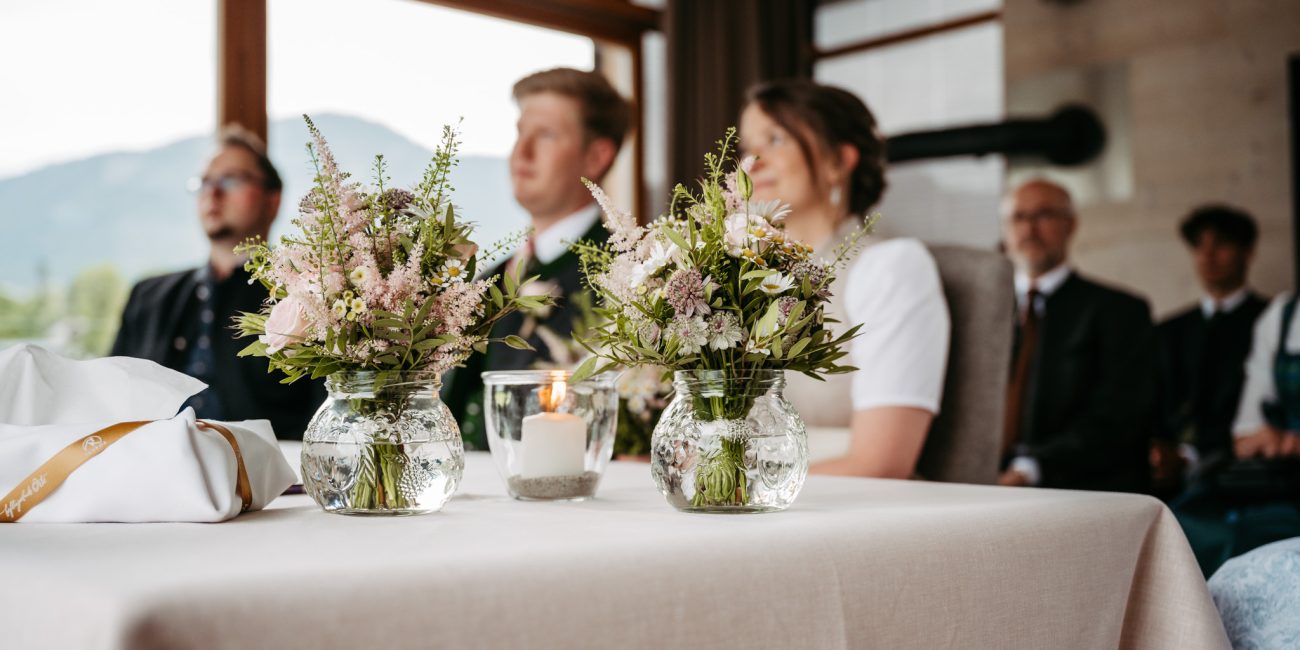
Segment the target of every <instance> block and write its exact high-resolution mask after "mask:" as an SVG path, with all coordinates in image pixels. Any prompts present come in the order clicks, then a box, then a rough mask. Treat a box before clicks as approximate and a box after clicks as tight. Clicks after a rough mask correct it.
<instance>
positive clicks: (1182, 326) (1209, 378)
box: [1156, 293, 1268, 462]
mask: <svg viewBox="0 0 1300 650" xmlns="http://www.w3.org/2000/svg"><path fill="white" fill-rule="evenodd" d="M1266 307H1268V301H1267V300H1265V299H1264V298H1263V297H1261V296H1259V295H1257V294H1254V293H1251V294H1248V295H1247V296H1246V299H1245V300H1244V301H1242V303H1241V304H1240V305H1237V308H1236V309H1234V310H1232V311H1231V312H1228V313H1226V314H1220V315H1218V316H1216V317H1215V318H1214V320H1213V321H1210V320H1207V319H1206V318H1205V316H1204V314H1202V312H1201V307H1200V305H1199V304H1198V305H1193V306H1192V307H1190V308H1188V309H1186V310H1184V311H1182V312H1179V313H1178V314H1176V315H1174V316H1172V317H1171V318H1169V319H1167V320H1165V321H1164V322H1162V323H1161V324H1160V326H1159V327H1157V328H1156V339H1157V341H1158V342H1159V362H1160V416H1161V420H1160V424H1161V429H1160V432H1159V433H1160V435H1161V437H1162V438H1164V439H1165V440H1168V441H1170V442H1174V443H1178V442H1188V443H1191V444H1194V445H1195V446H1196V448H1197V450H1198V452H1200V455H1201V459H1202V461H1203V462H1204V461H1207V460H1211V459H1212V458H1216V457H1217V458H1222V459H1223V460H1230V459H1231V457H1232V421H1233V419H1234V418H1236V416H1237V403H1238V401H1239V400H1240V399H1241V390H1242V387H1243V386H1244V385H1245V381H1246V372H1245V363H1246V357H1247V356H1249V355H1250V344H1251V338H1252V336H1253V334H1254V330H1255V320H1256V319H1258V318H1259V315H1260V314H1261V313H1263V312H1264V309H1265V308H1266Z"/></svg>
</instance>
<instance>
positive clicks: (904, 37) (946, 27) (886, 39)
mask: <svg viewBox="0 0 1300 650" xmlns="http://www.w3.org/2000/svg"><path fill="white" fill-rule="evenodd" d="M1001 18H1002V11H1001V10H998V9H994V10H991V11H985V12H982V13H978V14H971V15H969V16H963V17H961V18H954V19H952V20H945V21H943V22H939V23H932V24H929V25H924V26H922V27H917V28H914V29H908V30H904V31H901V32H894V33H893V34H885V35H884V36H877V37H876V38H869V39H867V40H864V41H858V42H856V43H849V44H847V45H841V46H839V47H833V48H831V49H829V50H816V51H815V52H814V53H813V60H814V61H818V60H821V59H829V58H831V57H836V56H844V55H845V54H853V53H856V52H864V51H866V50H874V49H876V48H879V47H885V46H888V45H897V44H899V43H904V42H907V41H913V40H916V39H918V38H925V37H927V36H934V35H935V34H942V33H943V32H950V31H953V30H957V29H963V28H966V27H971V26H974V25H979V24H981V23H987V22H992V21H996V20H1000V19H1001Z"/></svg>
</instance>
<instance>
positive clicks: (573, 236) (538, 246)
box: [533, 203, 600, 264]
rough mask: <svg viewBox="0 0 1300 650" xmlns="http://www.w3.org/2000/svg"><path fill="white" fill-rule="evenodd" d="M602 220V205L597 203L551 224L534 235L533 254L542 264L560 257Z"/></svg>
mask: <svg viewBox="0 0 1300 650" xmlns="http://www.w3.org/2000/svg"><path fill="white" fill-rule="evenodd" d="M599 220H600V207H599V206H597V205H596V204H595V203H592V204H590V205H588V206H587V207H585V208H583V209H581V210H578V211H577V212H574V213H573V214H571V215H569V216H567V217H565V218H563V219H560V220H559V221H557V222H555V223H553V224H551V226H550V227H549V228H547V229H546V230H543V231H541V232H539V233H536V234H535V235H533V254H534V255H536V256H537V261H538V262H541V263H542V264H550V263H551V262H554V261H555V260H557V259H559V257H560V256H561V255H563V254H564V252H565V251H567V250H569V246H570V245H571V244H573V243H575V242H577V241H578V240H580V239H582V236H583V235H585V234H587V231H588V230H591V228H592V226H595V225H596V222H597V221H599Z"/></svg>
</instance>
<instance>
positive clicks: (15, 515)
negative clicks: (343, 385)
mask: <svg viewBox="0 0 1300 650" xmlns="http://www.w3.org/2000/svg"><path fill="white" fill-rule="evenodd" d="M153 421H156V420H146V421H138V422H119V423H117V424H114V425H110V426H107V427H104V428H103V429H100V430H99V431H96V432H94V433H92V434H90V435H88V436H85V437H83V438H80V439H78V440H75V441H73V442H72V444H70V445H68V446H67V447H64V448H63V449H61V450H59V453H57V454H54V456H53V457H51V458H50V459H49V460H47V461H45V463H44V464H42V465H41V466H40V467H38V468H36V471H34V472H32V473H31V474H28V475H27V478H25V479H23V480H22V481H19V482H18V485H17V486H16V487H14V489H12V490H10V491H9V493H8V494H6V495H5V496H4V499H3V500H0V523H6V524H7V523H13V522H15V521H18V520H19V519H21V518H22V516H23V515H25V514H27V513H28V512H29V511H30V510H31V509H32V508H33V507H35V506H36V505H37V504H39V503H40V502H41V501H44V500H45V498H46V497H48V496H49V495H50V494H52V493H53V492H54V491H55V490H57V489H59V486H60V485H63V482H64V481H66V480H67V479H68V477H69V476H71V475H72V473H73V472H75V471H77V468H79V467H81V466H82V465H83V464H85V463H86V461H88V460H90V459H91V458H94V457H95V456H98V455H99V454H100V452H103V451H104V450H105V449H108V448H109V446H110V445H112V444H113V443H115V442H117V441H118V440H121V439H122V438H124V437H126V435H127V434H129V433H131V432H132V431H135V430H136V429H139V428H140V427H142V426H144V425H146V424H149V423H150V422H153ZM197 424H198V426H199V428H201V429H212V430H213V431H216V432H217V433H220V434H221V437H223V438H225V439H226V442H228V443H230V448H231V449H232V450H234V452H235V463H236V465H237V466H238V475H237V477H236V480H235V484H236V488H237V489H238V491H239V498H240V500H241V501H242V502H243V508H241V509H240V512H244V511H247V510H248V508H249V506H251V505H252V503H253V490H252V487H251V486H250V484H249V481H248V470H247V469H246V468H245V467H244V455H243V453H241V452H240V450H239V442H238V441H236V440H235V435H234V434H233V433H231V432H230V429H227V428H226V427H223V426H221V425H220V424H215V423H212V422H206V421H203V420H198V421H197Z"/></svg>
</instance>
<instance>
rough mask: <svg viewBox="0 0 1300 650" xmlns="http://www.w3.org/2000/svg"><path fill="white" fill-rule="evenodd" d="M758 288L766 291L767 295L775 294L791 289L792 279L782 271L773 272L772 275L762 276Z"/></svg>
mask: <svg viewBox="0 0 1300 650" xmlns="http://www.w3.org/2000/svg"><path fill="white" fill-rule="evenodd" d="M758 288H759V289H762V290H763V293H766V294H767V295H769V296H775V295H778V294H782V293H785V292H787V291H789V290H791V289H793V288H794V281H793V280H791V279H790V276H788V275H786V274H784V273H773V274H772V275H769V276H767V277H765V278H763V281H762V282H760V283H759V285H758Z"/></svg>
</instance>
